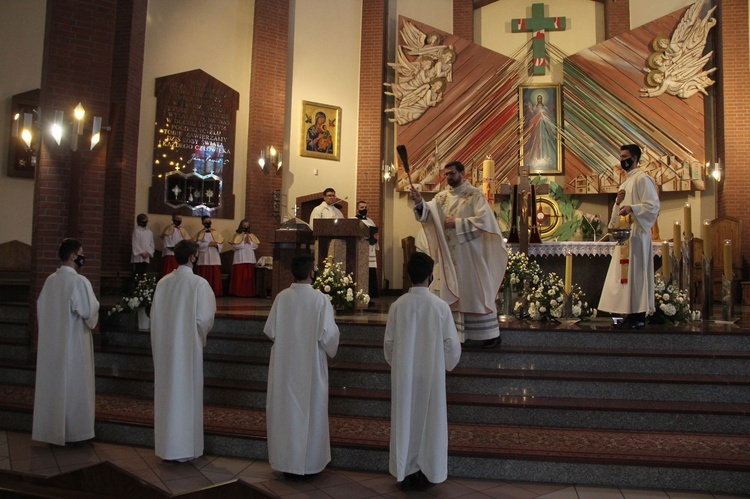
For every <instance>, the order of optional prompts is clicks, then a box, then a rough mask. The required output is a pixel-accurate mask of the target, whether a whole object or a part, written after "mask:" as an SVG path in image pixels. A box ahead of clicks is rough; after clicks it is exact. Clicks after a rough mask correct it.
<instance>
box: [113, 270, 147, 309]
mask: <svg viewBox="0 0 750 499" xmlns="http://www.w3.org/2000/svg"><path fill="white" fill-rule="evenodd" d="M157 281H158V279H157V278H156V275H149V274H146V275H144V276H142V277H141V279H140V280H139V281H138V284H136V286H135V287H134V288H133V289H132V290H131V291H130V292H129V293H128V294H126V295H125V296H123V297H122V299H121V300H120V301H119V302H118V303H117V304H116V305H115V306H114V307H112V308H110V309H109V311H108V312H107V316H108V317H111V316H113V315H116V314H120V313H123V312H130V311H131V310H138V309H139V308H145V309H146V314H148V313H149V311H150V309H151V301H152V300H153V299H154V290H155V289H156V283H157Z"/></svg>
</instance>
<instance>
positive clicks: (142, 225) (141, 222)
mask: <svg viewBox="0 0 750 499" xmlns="http://www.w3.org/2000/svg"><path fill="white" fill-rule="evenodd" d="M146 224H148V221H145V222H144V221H143V220H138V227H145V226H146Z"/></svg>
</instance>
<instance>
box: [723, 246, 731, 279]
mask: <svg viewBox="0 0 750 499" xmlns="http://www.w3.org/2000/svg"><path fill="white" fill-rule="evenodd" d="M724 277H726V278H727V279H731V278H732V240H731V239H724Z"/></svg>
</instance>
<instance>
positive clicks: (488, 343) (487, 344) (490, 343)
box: [482, 336, 501, 348]
mask: <svg viewBox="0 0 750 499" xmlns="http://www.w3.org/2000/svg"><path fill="white" fill-rule="evenodd" d="M500 343H501V340H500V337H499V336H498V337H497V338H491V339H489V340H484V341H483V342H482V348H495V347H496V346H498V345H499V344H500Z"/></svg>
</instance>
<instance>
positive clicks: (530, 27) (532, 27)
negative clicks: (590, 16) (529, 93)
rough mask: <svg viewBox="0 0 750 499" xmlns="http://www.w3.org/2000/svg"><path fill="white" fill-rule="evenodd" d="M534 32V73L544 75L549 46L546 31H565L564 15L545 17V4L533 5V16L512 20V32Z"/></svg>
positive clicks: (532, 42)
mask: <svg viewBox="0 0 750 499" xmlns="http://www.w3.org/2000/svg"><path fill="white" fill-rule="evenodd" d="M529 31H531V32H532V38H531V50H532V54H533V56H534V68H533V72H532V74H533V75H543V74H545V73H546V68H547V47H546V45H545V39H544V36H545V33H546V32H547V31H565V18H564V17H544V4H543V3H535V4H532V5H531V17H527V18H525V19H513V20H511V32H513V33H528V32H529Z"/></svg>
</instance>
